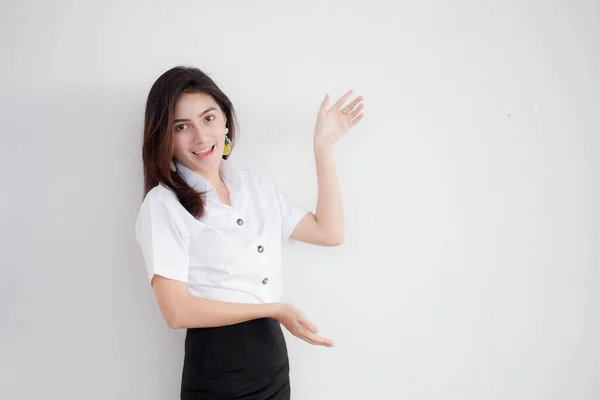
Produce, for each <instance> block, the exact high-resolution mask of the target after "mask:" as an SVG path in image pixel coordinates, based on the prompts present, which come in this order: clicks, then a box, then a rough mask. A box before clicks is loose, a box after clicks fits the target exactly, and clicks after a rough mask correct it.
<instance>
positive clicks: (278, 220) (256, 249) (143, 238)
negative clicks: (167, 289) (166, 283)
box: [136, 160, 307, 303]
mask: <svg viewBox="0 0 600 400" xmlns="http://www.w3.org/2000/svg"><path fill="white" fill-rule="evenodd" d="M176 165H177V170H178V173H179V175H180V176H181V177H182V178H183V179H184V180H185V181H186V182H187V183H188V185H190V186H191V187H193V188H195V189H196V190H197V191H199V192H205V191H207V194H206V197H204V199H205V203H204V204H205V212H204V216H203V217H202V218H201V219H196V218H194V217H193V216H192V215H191V214H190V213H189V212H188V211H187V210H186V209H185V208H184V207H183V206H182V205H181V203H180V202H179V199H178V198H177V196H176V195H175V193H173V192H172V191H171V190H170V189H169V188H167V187H165V186H163V185H161V184H159V185H157V186H156V187H154V188H153V189H152V190H150V191H149V192H148V194H147V195H146V197H145V198H144V201H143V202H142V204H141V206H140V210H139V214H138V217H137V222H136V238H137V241H138V243H139V245H140V247H141V250H142V253H143V257H144V261H145V263H146V269H147V272H148V277H149V279H150V280H152V277H153V276H154V275H155V274H156V275H161V276H164V277H166V278H170V279H175V280H179V281H183V282H187V284H188V289H189V293H190V294H191V295H193V296H199V297H203V298H207V299H212V300H220V301H229V302H238V303H270V302H277V301H279V299H280V296H281V292H282V272H281V241H282V240H289V241H292V240H291V239H290V235H291V234H292V232H293V230H294V228H295V227H296V225H297V224H298V222H300V220H301V219H302V217H304V215H306V213H307V211H306V210H305V209H304V208H302V207H301V206H299V205H298V204H296V203H295V202H293V201H292V200H291V199H290V198H289V197H288V196H287V195H286V194H284V193H283V192H281V191H280V190H278V188H277V187H276V186H275V185H274V184H273V183H271V182H270V181H269V180H268V179H266V178H265V177H264V176H263V175H262V174H258V173H253V172H250V171H243V170H238V169H236V168H234V167H233V166H232V165H231V164H230V162H228V161H226V160H221V164H220V167H219V170H220V173H221V177H222V179H223V181H224V182H225V184H226V185H227V188H228V189H229V193H230V200H231V206H228V205H225V204H223V203H221V202H220V201H219V198H218V195H217V192H216V190H215V189H214V188H213V187H212V186H211V185H210V183H208V181H207V180H206V179H204V178H203V177H201V176H200V175H198V174H196V173H195V172H193V171H191V170H190V169H188V168H187V167H185V166H184V165H182V164H180V163H176Z"/></svg>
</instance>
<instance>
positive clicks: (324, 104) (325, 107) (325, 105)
mask: <svg viewBox="0 0 600 400" xmlns="http://www.w3.org/2000/svg"><path fill="white" fill-rule="evenodd" d="M328 105H329V94H326V95H325V98H324V99H323V101H322V102H321V110H323V111H325V110H327V106H328Z"/></svg>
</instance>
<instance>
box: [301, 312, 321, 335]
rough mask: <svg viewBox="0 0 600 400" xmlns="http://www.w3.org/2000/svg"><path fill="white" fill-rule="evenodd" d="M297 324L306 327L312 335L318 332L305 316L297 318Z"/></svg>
mask: <svg viewBox="0 0 600 400" xmlns="http://www.w3.org/2000/svg"><path fill="white" fill-rule="evenodd" d="M298 322H300V323H301V324H302V325H304V326H305V327H306V329H308V330H309V331H311V332H312V333H317V332H319V329H318V328H317V326H316V325H315V324H313V323H312V322H310V320H309V319H308V318H306V315H304V314H301V315H300V316H299V318H298Z"/></svg>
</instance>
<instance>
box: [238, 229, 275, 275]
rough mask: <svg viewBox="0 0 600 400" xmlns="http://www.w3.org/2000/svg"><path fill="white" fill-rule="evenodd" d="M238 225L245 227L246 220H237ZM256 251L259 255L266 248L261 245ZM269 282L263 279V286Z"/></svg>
mask: <svg viewBox="0 0 600 400" xmlns="http://www.w3.org/2000/svg"><path fill="white" fill-rule="evenodd" d="M237 224H238V225H239V226H242V225H244V220H243V219H241V218H238V220H237ZM256 251H258V252H259V253H262V252H263V251H265V248H264V246H262V245H259V246H258V247H257V248H256ZM268 282H269V278H265V279H263V280H262V284H263V285H266V284H267V283H268Z"/></svg>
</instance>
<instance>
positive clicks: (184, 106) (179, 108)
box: [174, 93, 220, 118]
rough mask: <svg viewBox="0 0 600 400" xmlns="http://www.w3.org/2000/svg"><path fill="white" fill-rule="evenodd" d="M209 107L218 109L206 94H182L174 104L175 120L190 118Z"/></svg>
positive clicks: (215, 103)
mask: <svg viewBox="0 0 600 400" xmlns="http://www.w3.org/2000/svg"><path fill="white" fill-rule="evenodd" d="M210 107H214V108H216V109H217V110H218V109H220V107H219V105H218V104H217V102H216V101H215V100H214V99H213V98H212V96H210V95H208V94H206V93H183V94H182V95H181V96H179V99H177V103H176V104H175V110H174V112H175V118H190V117H192V116H194V115H198V114H200V113H202V112H203V111H204V110H206V109H208V108H210Z"/></svg>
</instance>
